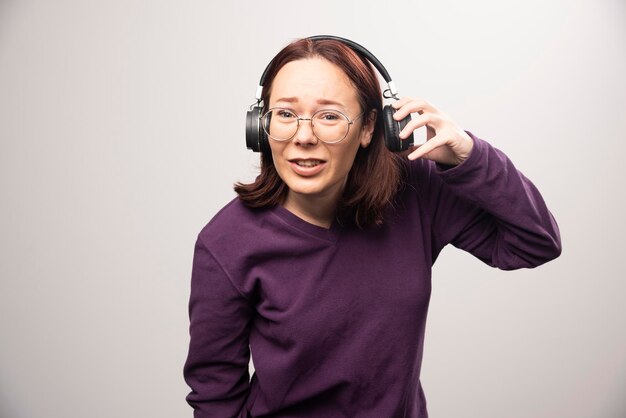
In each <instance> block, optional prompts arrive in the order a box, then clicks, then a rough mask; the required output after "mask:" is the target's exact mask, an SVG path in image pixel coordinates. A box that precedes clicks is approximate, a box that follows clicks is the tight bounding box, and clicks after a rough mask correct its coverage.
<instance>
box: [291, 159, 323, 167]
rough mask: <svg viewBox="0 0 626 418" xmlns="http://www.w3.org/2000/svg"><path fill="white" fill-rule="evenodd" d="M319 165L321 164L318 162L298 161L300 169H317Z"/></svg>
mask: <svg viewBox="0 0 626 418" xmlns="http://www.w3.org/2000/svg"><path fill="white" fill-rule="evenodd" d="M319 163H320V162H319V161H317V160H300V161H296V164H298V165H299V166H300V167H315V166H316V165H318V164H319Z"/></svg>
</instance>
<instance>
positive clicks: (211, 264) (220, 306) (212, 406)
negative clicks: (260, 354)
mask: <svg viewBox="0 0 626 418" xmlns="http://www.w3.org/2000/svg"><path fill="white" fill-rule="evenodd" d="M251 309H252V308H251V306H250V304H249V302H248V300H247V299H246V298H245V297H244V296H243V295H242V294H240V292H239V291H238V290H237V289H236V288H235V286H234V285H233V284H232V282H231V280H230V279H229V277H228V275H227V274H226V273H225V272H224V270H223V269H222V268H221V267H220V265H219V263H218V262H217V260H216V259H215V258H214V257H213V255H212V254H211V252H210V251H209V250H208V249H207V247H206V246H205V245H204V244H203V242H202V241H201V239H200V238H198V240H197V241H196V244H195V249H194V257H193V268H192V275H191V295H190V299H189V319H190V326H189V332H190V336H191V339H190V343H189V354H188V357H187V361H186V362H185V366H184V371H183V374H184V377H185V381H186V382H187V384H188V385H189V387H190V388H191V389H192V390H191V392H190V393H189V395H188V396H187V402H188V403H189V405H191V406H192V407H193V408H194V417H195V418H209V417H215V418H218V417H219V418H225V417H237V416H239V413H240V411H241V409H242V408H243V406H244V404H245V401H246V399H247V396H248V393H249V390H250V385H249V379H250V375H249V373H248V363H249V361H250V349H249V346H248V336H249V330H250V328H249V325H250V318H251Z"/></svg>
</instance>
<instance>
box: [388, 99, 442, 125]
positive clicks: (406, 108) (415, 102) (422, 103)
mask: <svg viewBox="0 0 626 418" xmlns="http://www.w3.org/2000/svg"><path fill="white" fill-rule="evenodd" d="M391 106H392V107H393V108H394V109H397V111H396V113H394V114H393V117H394V119H396V120H400V119H403V118H404V117H406V116H407V115H408V114H409V113H419V114H422V113H424V112H430V113H439V109H437V108H436V107H435V106H434V105H433V104H432V103H430V102H427V101H426V100H424V99H421V98H419V97H416V98H411V97H402V98H400V100H398V101H397V102H394V103H392V104H391Z"/></svg>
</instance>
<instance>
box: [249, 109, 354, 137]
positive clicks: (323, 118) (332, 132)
mask: <svg viewBox="0 0 626 418" xmlns="http://www.w3.org/2000/svg"><path fill="white" fill-rule="evenodd" d="M311 119H312V120H311V122H312V123H313V133H314V134H315V136H316V137H317V138H319V139H320V140H321V141H323V142H326V143H329V144H332V143H335V142H339V141H341V140H342V139H344V138H345V137H346V135H347V134H348V130H349V129H350V121H349V120H348V117H347V116H346V115H344V114H343V113H341V112H338V111H336V110H319V111H317V112H315V113H314V114H313V116H312V117H311ZM261 123H262V125H263V130H264V131H265V133H266V134H267V135H268V136H269V137H270V138H272V139H274V140H276V141H287V140H290V139H291V138H293V137H294V135H295V134H296V132H297V131H298V116H297V115H296V114H295V113H294V112H292V111H291V110H289V109H283V108H276V109H270V110H269V111H267V112H266V113H265V114H264V115H263V117H262V118H261ZM302 123H306V122H302Z"/></svg>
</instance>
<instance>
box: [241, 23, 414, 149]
mask: <svg viewBox="0 0 626 418" xmlns="http://www.w3.org/2000/svg"><path fill="white" fill-rule="evenodd" d="M307 39H311V40H321V39H333V40H336V41H340V42H342V43H344V44H346V45H347V46H348V47H350V49H352V50H353V51H355V52H356V53H357V54H359V53H360V54H361V55H363V56H365V58H367V60H368V61H369V62H371V63H372V65H374V67H376V69H377V70H378V72H379V73H380V74H381V75H382V76H383V78H384V79H385V81H386V82H387V86H388V88H387V89H386V90H385V91H384V92H383V97H384V98H386V99H392V98H393V99H396V100H399V98H398V91H397V90H396V86H395V84H394V82H393V81H392V80H391V77H389V73H388V72H387V70H386V69H385V67H384V66H383V64H381V62H380V61H378V59H377V58H376V57H375V56H374V55H373V54H372V53H371V52H369V51H368V50H367V49H365V48H363V47H362V46H361V45H359V44H357V43H356V42H353V41H351V40H349V39H346V38H341V37H339V36H331V35H316V36H310V37H308V38H307ZM271 64H272V62H271V61H270V63H269V64H268V65H267V67H265V71H263V75H262V76H261V81H259V87H257V91H256V100H257V101H256V103H253V104H252V105H251V106H250V110H249V111H248V112H247V114H246V146H247V147H248V149H250V150H252V151H255V152H260V151H261V150H269V142H268V138H267V134H266V133H265V131H264V130H263V126H262V122H261V117H262V116H263V106H264V105H265V104H263V105H261V101H262V99H261V93H262V92H263V83H264V82H265V76H266V74H267V70H268V69H269V67H270V65H271ZM395 112H396V109H394V108H393V107H392V106H391V105H386V106H384V107H383V114H382V118H383V126H384V128H385V145H386V146H387V148H388V149H389V150H390V151H393V152H398V151H404V150H406V149H408V148H409V147H410V146H411V145H413V143H414V141H415V139H414V137H413V133H411V135H410V136H409V137H407V138H406V139H400V136H399V135H400V131H402V128H404V127H405V126H406V124H407V123H409V122H410V121H411V115H410V114H409V115H407V116H406V117H405V118H404V119H402V120H400V121H397V120H395V119H394V118H393V114H394V113H395Z"/></svg>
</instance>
